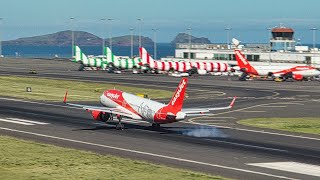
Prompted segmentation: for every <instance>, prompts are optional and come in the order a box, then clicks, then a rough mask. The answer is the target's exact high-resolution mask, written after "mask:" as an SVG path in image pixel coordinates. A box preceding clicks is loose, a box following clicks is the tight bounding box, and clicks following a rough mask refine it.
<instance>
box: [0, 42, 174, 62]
mask: <svg viewBox="0 0 320 180" xmlns="http://www.w3.org/2000/svg"><path fill="white" fill-rule="evenodd" d="M80 48H81V50H82V52H83V53H85V54H86V55H101V54H102V46H80ZM145 48H146V49H147V51H148V52H149V53H150V54H151V55H152V56H153V53H154V50H153V46H150V47H149V46H148V47H145ZM174 51H175V46H172V45H171V44H170V43H159V44H157V59H160V58H161V57H167V56H174ZM112 52H113V53H114V54H115V55H117V56H131V47H130V46H129V47H127V46H125V47H123V46H113V47H112ZM71 53H72V49H71V46H69V47H64V46H19V45H14V46H13V45H10V46H2V54H3V55H4V56H6V57H33V58H53V57H55V56H58V57H62V58H69V57H71ZM133 54H134V55H135V56H138V55H139V47H137V46H134V47H133Z"/></svg>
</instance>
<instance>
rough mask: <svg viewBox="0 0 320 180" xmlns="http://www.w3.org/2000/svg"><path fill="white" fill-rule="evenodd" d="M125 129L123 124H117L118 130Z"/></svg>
mask: <svg viewBox="0 0 320 180" xmlns="http://www.w3.org/2000/svg"><path fill="white" fill-rule="evenodd" d="M123 129H124V125H123V124H121V123H120V124H117V125H116V130H123Z"/></svg>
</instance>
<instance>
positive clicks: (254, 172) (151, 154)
mask: <svg viewBox="0 0 320 180" xmlns="http://www.w3.org/2000/svg"><path fill="white" fill-rule="evenodd" d="M0 129H2V130H5V131H11V132H16V133H22V134H29V135H34V136H39V137H45V138H50V139H57V140H62V141H68V142H72V143H79V144H86V145H91V146H97V147H103V148H108V149H114V150H119V151H124V152H130V153H135V154H142V155H147V156H153V157H159V158H165V159H169V160H175V161H180V162H186V163H193V164H198V165H204V166H210V167H217V168H222V169H228V170H233V171H240V172H246V173H251V174H257V175H262V176H268V177H274V178H280V179H291V180H293V179H294V178H290V177H286V176H278V175H274V174H268V173H263V172H258V171H252V170H247V169H240V168H234V167H229V166H223V165H218V164H211V163H206V162H201V161H195V160H190V159H183V158H178V157H173V156H166V155H161V154H155V153H150V152H144V151H138V150H133V149H126V148H121V147H116V146H109V145H103V144H96V143H90V142H86V141H80V140H74V139H68V138H62V137H58V136H51V135H46V134H39V133H34V132H28V131H21V130H17V129H10V128H4V127H0Z"/></svg>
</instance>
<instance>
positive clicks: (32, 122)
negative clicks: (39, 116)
mask: <svg viewBox="0 0 320 180" xmlns="http://www.w3.org/2000/svg"><path fill="white" fill-rule="evenodd" d="M7 119H11V120H15V121H20V122H26V123H31V124H41V125H46V124H49V123H44V122H39V121H30V120H25V119H19V118H7Z"/></svg>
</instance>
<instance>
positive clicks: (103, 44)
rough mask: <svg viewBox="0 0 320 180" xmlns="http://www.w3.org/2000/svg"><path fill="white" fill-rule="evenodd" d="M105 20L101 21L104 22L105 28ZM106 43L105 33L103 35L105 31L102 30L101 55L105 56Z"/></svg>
mask: <svg viewBox="0 0 320 180" xmlns="http://www.w3.org/2000/svg"><path fill="white" fill-rule="evenodd" d="M105 20H106V19H105V18H102V19H100V21H101V22H102V26H103V23H104V21H105ZM105 43H106V42H105V38H104V33H103V30H102V54H101V55H103V54H104V47H105V46H106V44H105Z"/></svg>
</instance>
